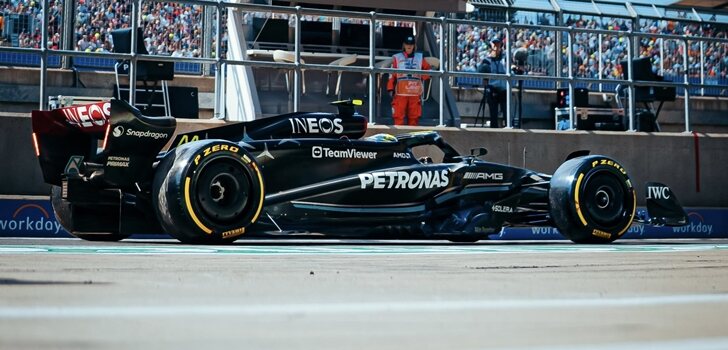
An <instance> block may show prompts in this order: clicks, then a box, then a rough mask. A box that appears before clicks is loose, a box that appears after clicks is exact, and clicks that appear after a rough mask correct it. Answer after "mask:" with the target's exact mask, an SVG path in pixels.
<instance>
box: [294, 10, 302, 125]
mask: <svg viewBox="0 0 728 350" xmlns="http://www.w3.org/2000/svg"><path fill="white" fill-rule="evenodd" d="M295 23H296V24H295V27H294V29H295V41H294V43H293V47H294V53H295V56H296V59H295V64H296V68H295V70H294V71H293V111H294V112H298V108H299V103H300V101H299V99H300V98H301V6H296V22H295Z"/></svg>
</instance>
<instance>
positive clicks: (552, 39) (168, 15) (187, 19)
mask: <svg viewBox="0 0 728 350" xmlns="http://www.w3.org/2000/svg"><path fill="white" fill-rule="evenodd" d="M49 4H50V8H49V22H48V33H49V35H48V42H47V43H46V45H47V47H49V48H51V49H58V48H60V47H61V31H62V28H61V22H62V17H63V0H50V1H49ZM0 6H2V7H0V30H3V29H4V27H5V26H4V25H3V23H6V22H7V21H8V20H9V18H10V17H9V16H16V17H14V20H15V21H20V28H21V29H22V30H21V31H20V32H19V33H18V35H17V36H15V37H13V38H12V39H11V36H10V35H8V34H9V33H6V32H2V33H0V34H1V35H0V38H2V39H0V40H4V42H2V41H0V42H2V44H3V45H14V46H19V47H29V48H40V46H41V30H40V23H41V16H42V15H41V6H40V2H39V1H37V0H7V1H5V2H3V4H2V5H0ZM491 15H492V14H491ZM487 16H488V13H487V12H483V11H475V12H473V13H471V14H469V15H468V19H478V20H485V19H487V18H486V17H487ZM549 16H550V17H549ZM74 17H75V18H74V33H73V35H74V40H73V43H74V48H75V49H76V50H79V51H87V52H110V51H112V50H113V40H112V38H111V36H110V35H109V33H110V32H111V31H113V30H115V29H119V28H127V27H129V26H130V24H131V1H130V0H78V1H77V2H76V3H75V11H74ZM203 17H204V16H203V7H201V6H198V5H189V4H182V3H161V2H152V1H146V2H143V3H142V9H141V17H140V23H141V26H142V28H143V37H144V43H145V46H146V49H147V51H148V52H149V53H150V54H158V55H172V56H179V57H200V56H202V55H203V52H202V50H203V47H202V46H203V32H202V23H203ZM254 17H265V18H282V19H288V20H289V21H292V20H293V19H292V17H293V16H288V15H287V14H270V13H264V12H250V13H246V14H245V15H244V16H243V21H244V22H247V23H248V24H249V23H250V22H252V18H254ZM302 20H304V21H331V18H329V17H323V16H309V15H307V16H305V17H304V18H302ZM490 20H492V18H491V19H490ZM511 20H512V22H515V23H525V24H531V25H544V24H548V25H553V24H554V22H555V20H554V18H553V15H544V14H535V13H534V14H528V13H525V14H524V13H520V14H517V15H516V16H515V17H513V18H512V19H511ZM223 22H224V23H225V22H226V21H223ZM341 23H361V24H366V23H368V19H355V18H344V19H342V20H341ZM243 24H246V23H243ZM383 25H394V26H412V25H413V23H412V22H391V23H389V22H388V23H384V22H382V21H378V22H377V30H378V31H380V30H381V27H382V26H383ZM564 25H566V26H571V27H574V28H584V29H604V30H614V31H627V30H631V29H633V28H632V27H633V23H632V20H631V19H624V18H606V17H598V16H586V15H567V16H566V17H565V18H564ZM634 27H635V28H634V30H635V31H638V32H641V33H655V34H658V33H659V34H676V35H689V36H696V37H713V38H725V37H726V28H720V27H717V26H716V24H715V23H710V22H704V23H695V22H689V21H683V22H680V21H678V20H659V19H641V20H640V22H639V23H638V24H635V26H634ZM213 37H214V38H216V36H215V35H213ZM226 37H227V36H225V38H226ZM493 38H500V39H501V40H511V50H512V51H515V50H517V49H520V48H523V49H526V50H528V52H529V60H528V62H527V65H526V67H524V68H525V71H526V73H527V74H539V75H555V74H561V75H567V74H568V69H569V67H568V65H567V62H568V55H569V54H572V55H573V56H572V58H573V66H572V67H571V69H572V70H573V74H574V75H575V76H576V77H585V78H598V77H602V78H619V77H621V76H622V71H621V65H620V64H619V63H620V62H621V61H623V60H624V59H626V55H627V45H628V40H627V38H626V37H624V36H619V35H616V34H615V35H608V34H603V35H601V52H600V51H599V49H600V42H599V41H600V37H599V36H598V35H597V34H593V33H586V32H578V31H577V32H575V33H574V35H573V41H572V45H573V47H572V52H571V53H569V52H568V48H567V45H566V39H565V38H564V39H563V41H562V43H560V44H559V43H557V42H556V33H555V32H554V31H550V30H541V29H537V28H518V29H516V30H514V31H513V32H512V33H511V35H510V38H506V37H505V35H504V31H503V29H502V28H496V27H486V26H473V25H464V24H461V25H457V43H456V50H457V52H456V57H457V61H456V62H455V67H456V70H460V71H477V68H478V66H479V65H480V64H481V62H482V61H483V59H484V58H485V57H486V56H487V55H488V53H489V47H490V45H489V42H490V40H492V39H493ZM639 44H640V45H639V50H638V52H635V56H640V57H652V60H653V70H654V71H655V72H657V73H663V74H665V75H677V74H681V73H682V72H683V69H685V68H687V69H688V73H689V74H691V75H698V74H700V70H701V69H703V71H704V74H705V76H706V77H708V78H726V75H727V74H728V55H727V53H728V44H724V43H704V44H703V52H704V62H701V60H700V52H701V44H700V42H698V41H691V42H689V46H688V62H687V63H685V62H683V52H684V48H683V45H682V42H681V41H678V40H662V39H659V38H655V37H641V38H640V39H639ZM222 45H223V54H224V52H225V47H226V41H225V40H223V42H222ZM211 47H212V49H213V50H214V43H213V45H211ZM557 54H560V55H561V59H562V62H563V63H562V66H561V67H556V65H555V62H556V60H555V57H556V55H557ZM214 55H215V53H214V52H213V56H214ZM600 57H601V58H600Z"/></svg>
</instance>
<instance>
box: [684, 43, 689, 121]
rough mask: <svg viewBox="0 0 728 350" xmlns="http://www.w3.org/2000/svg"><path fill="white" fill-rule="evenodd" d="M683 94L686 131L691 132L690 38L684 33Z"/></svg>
mask: <svg viewBox="0 0 728 350" xmlns="http://www.w3.org/2000/svg"><path fill="white" fill-rule="evenodd" d="M683 37H684V39H683V84H685V88H684V89H683V96H684V98H685V106H684V107H685V132H690V79H689V77H688V39H687V35H683Z"/></svg>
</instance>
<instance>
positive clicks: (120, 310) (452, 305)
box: [0, 294, 728, 320]
mask: <svg viewBox="0 0 728 350" xmlns="http://www.w3.org/2000/svg"><path fill="white" fill-rule="evenodd" d="M711 303H728V294H686V295H669V296H644V297H627V298H591V299H584V298H577V299H502V300H497V299H495V300H461V301H457V300H452V301H385V302H355V303H309V304H270V305H157V306H70V307H64V306H61V307H51V306H48V307H35V306H28V307H0V320H8V319H38V318H91V317H100V318H108V317H178V316H223V315H234V316H276V315H283V316H290V315H297V314H311V315H316V314H345V313H382V312H447V311H472V310H494V309H507V310H513V309H552V308H557V309H563V308H585V307H600V308H620V307H635V306H639V307H645V306H665V305H690V304H711Z"/></svg>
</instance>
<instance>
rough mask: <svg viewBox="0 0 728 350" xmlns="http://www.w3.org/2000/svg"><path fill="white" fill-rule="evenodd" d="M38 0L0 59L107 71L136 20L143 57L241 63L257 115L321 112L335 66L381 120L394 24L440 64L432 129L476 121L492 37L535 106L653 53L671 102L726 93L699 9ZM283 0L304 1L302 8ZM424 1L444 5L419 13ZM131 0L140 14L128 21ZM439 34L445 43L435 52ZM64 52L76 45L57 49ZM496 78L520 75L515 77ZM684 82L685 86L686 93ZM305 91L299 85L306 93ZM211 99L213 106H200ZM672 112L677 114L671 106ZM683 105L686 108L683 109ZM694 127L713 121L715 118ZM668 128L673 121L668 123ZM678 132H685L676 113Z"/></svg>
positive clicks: (13, 2) (721, 55) (21, 12)
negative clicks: (510, 57)
mask: <svg viewBox="0 0 728 350" xmlns="http://www.w3.org/2000/svg"><path fill="white" fill-rule="evenodd" d="M46 2H47V10H48V11H47V14H46V15H47V16H48V21H47V23H48V25H47V26H46V28H42V25H41V23H42V22H41V19H42V18H43V15H44V14H43V11H42V9H43V1H33V0H7V1H4V2H3V5H2V9H1V10H0V14H1V16H2V17H0V18H2V20H1V22H0V24H1V25H0V30H2V33H1V35H0V38H1V39H0V40H2V42H0V64H2V65H9V66H26V67H40V66H41V65H43V64H45V65H46V68H61V69H70V70H73V71H75V72H104V71H106V72H111V71H112V70H113V67H114V64H115V63H116V61H117V59H118V57H116V56H113V55H112V54H111V53H112V52H113V51H114V43H113V38H111V36H110V35H109V33H110V32H111V31H113V30H115V29H119V28H127V27H130V26H132V25H133V23H137V24H138V26H139V27H141V28H142V36H143V41H144V45H145V47H146V50H147V52H149V54H150V55H151V56H160V57H169V58H170V59H171V58H175V61H176V62H175V71H176V73H177V74H183V75H193V76H202V77H203V78H205V79H216V78H224V77H225V76H223V77H219V76H218V74H217V72H218V71H219V70H220V69H223V67H226V68H224V69H225V70H226V71H229V70H231V69H232V68H231V67H234V66H235V65H236V64H226V62H227V61H226V60H227V59H229V60H231V62H238V63H237V64H243V65H244V66H245V67H248V68H246V69H248V70H250V73H249V74H250V75H249V76H250V78H251V79H248V80H251V81H252V86H253V90H254V93H255V94H254V95H256V97H255V99H256V101H252V102H253V103H254V104H256V105H260V109H259V110H257V111H256V112H255V113H256V114H257V115H258V116H261V115H267V114H273V113H280V112H287V111H291V110H298V109H300V108H302V107H305V109H309V110H310V109H315V108H317V107H318V106H320V105H322V104H323V103H324V102H325V101H326V100H329V99H331V96H326V94H325V93H323V92H324V91H332V89H330V88H328V87H329V81H328V80H329V78H330V76H331V74H327V71H329V70H337V71H340V72H341V73H340V75H338V76H340V77H341V79H343V81H344V83H343V84H338V85H340V86H343V88H341V89H339V90H337V89H334V90H335V91H334V92H336V94H337V97H338V96H340V97H349V96H359V97H362V95H363V97H365V98H367V99H368V100H369V103H368V104H367V106H366V107H367V108H366V109H365V112H366V113H368V114H370V115H371V116H372V120H376V121H377V122H379V123H387V120H388V119H387V115H388V113H389V112H388V109H389V108H386V105H387V103H388V100H387V98H386V96H381V95H382V94H381V91H379V90H377V89H379V88H380V86H381V80H382V78H384V79H386V74H383V73H389V72H391V71H392V70H387V68H386V67H385V66H377V63H384V62H385V61H386V59H387V57H388V56H391V54H392V53H393V52H395V51H396V50H397V46H398V43H397V39H396V38H397V37H400V36H402V35H403V33H415V34H417V36H418V38H419V40H420V41H419V43H418V44H419V47H418V49H419V50H421V51H424V52H425V53H426V54H427V55H428V56H434V57H439V58H440V59H442V60H443V65H442V70H441V72H438V73H435V74H434V77H435V79H433V83H432V87H431V89H432V92H431V94H430V96H431V100H429V101H428V102H427V103H429V104H430V105H429V108H428V105H427V104H426V108H425V111H426V113H427V114H428V115H426V116H425V117H424V118H423V120H429V122H428V123H430V124H431V125H459V124H460V122H459V120H460V117H461V116H463V117H464V119H467V118H468V117H472V116H473V114H474V113H473V111H472V109H473V107H472V105H473V100H475V102H477V92H475V95H473V92H472V91H469V90H475V91H477V88H479V87H480V85H481V84H482V77H481V76H478V75H477V73H475V72H477V67H478V66H479V65H480V64H481V63H482V60H483V58H484V57H485V55H487V48H488V45H487V43H488V42H489V41H490V40H491V39H492V38H495V37H499V38H501V39H503V40H504V41H506V42H507V43H508V45H509V48H510V50H511V52H515V51H516V50H518V49H525V50H527V51H528V53H529V55H528V60H527V62H526V65H525V67H524V69H525V75H524V76H521V77H518V78H519V79H523V80H524V87H525V89H526V90H527V92H526V99H525V100H526V101H531V103H533V104H535V106H543V105H544V102H543V101H548V98H546V97H538V96H540V95H539V94H540V92H543V93H546V94H545V95H544V96H546V95H547V94H548V92H550V91H553V90H554V89H555V88H556V87H557V86H567V85H569V86H572V87H588V88H590V89H591V90H592V91H594V92H596V91H598V92H605V93H612V92H613V91H614V87H615V86H616V84H617V83H619V82H622V83H624V79H627V77H624V75H623V72H622V68H621V66H620V65H619V63H620V62H622V61H624V60H626V59H627V58H628V56H629V55H631V56H633V57H651V58H652V65H653V71H654V72H655V73H657V74H660V75H663V76H664V77H665V79H666V81H672V82H676V83H677V84H678V89H677V94H678V96H680V97H683V98H687V99H689V98H691V97H695V96H714V97H723V96H726V95H727V94H728V88H727V87H728V80H727V79H728V78H727V77H726V75H727V74H728V55H727V54H726V53H727V51H728V39H726V26H727V25H728V16H726V14H725V13H724V12H722V11H720V10H714V9H705V8H701V7H697V8H693V7H680V6H656V5H652V4H642V3H617V2H606V1H578V0H553V1H536V0H503V1H499V0H497V1H485V0H471V1H470V2H468V5H470V6H471V9H472V10H471V11H465V6H462V5H464V4H465V2H464V1H457V2H447V1H442V2H437V1H430V3H428V2H423V3H422V4H421V5H417V6H421V8H413V9H411V10H405V11H403V10H395V9H388V8H387V7H388V6H391V5H387V4H386V2H385V1H374V2H371V4H368V7H361V5H360V4H357V6H350V5H349V3H348V2H344V3H345V4H346V5H341V4H336V3H337V2H335V1H310V2H307V3H298V2H294V3H292V2H287V1H272V2H266V1H253V2H252V3H251V4H241V5H233V4H230V3H223V4H224V5H225V6H226V7H225V8H224V9H222V10H221V11H220V12H219V13H220V15H221V16H220V17H221V18H220V20H218V18H217V17H218V7H217V3H216V2H209V3H206V2H205V1H196V2H195V3H194V4H188V3H184V2H161V1H151V0H144V1H139V2H134V1H130V0H98V1H96V0H94V1H86V0H79V1H78V2H65V3H64V1H62V0H47V1H46ZM431 3H436V5H433V4H431ZM352 4H353V2H352ZM686 4H687V5H690V6H696V4H694V3H693V4H691V3H686ZM64 5H66V6H64ZM291 5H300V6H302V7H303V10H302V12H300V15H299V16H297V15H296V14H297V12H296V11H298V10H296V9H295V8H293V7H291ZM428 6H429V9H430V10H432V9H434V10H436V11H440V12H432V11H425V9H427V8H426V7H428ZM438 6H439V7H438ZM137 7H138V16H133V10H134V8H137ZM415 7H416V6H415ZM233 9H237V10H233ZM372 10H375V11H377V17H376V18H375V19H374V25H373V30H374V32H373V36H372V37H370V33H369V30H370V26H371V22H372V18H371V17H370V15H369V11H372ZM230 11H239V14H240V16H237V17H235V18H237V22H230V19H231V18H232V17H231V16H230V14H231V13H233V12H230ZM236 13H237V12H236ZM438 16H443V17H438ZM64 19H71V20H64ZM134 21H136V22H134ZM230 23H235V25H236V26H239V28H240V30H241V33H239V34H241V35H237V34H236V36H235V37H236V38H237V40H238V41H242V42H244V48H243V49H242V51H241V52H238V53H236V54H235V55H234V56H229V55H228V50H229V47H230V44H231V43H229V40H230V39H229V38H230V35H231V33H230V32H229V30H228V28H230ZM443 24H444V26H443V27H442V28H441V26H442V25H443ZM297 26H298V28H300V29H301V31H300V33H298V32H297V30H296V29H297ZM218 27H219V28H221V30H218ZM44 30H46V31H47V34H44ZM440 30H442V32H443V36H441V35H440ZM44 37H45V38H47V39H46V40H45V41H46V43H45V45H46V46H45V47H47V48H48V49H50V50H51V52H54V51H55V52H59V53H63V54H64V55H53V54H50V55H48V56H47V58H46V59H45V62H44V63H43V62H42V61H43V59H42V57H43V56H42V55H40V54H39V51H34V50H33V49H39V48H40V47H41V45H43V44H42V41H43V40H44V39H43V38H44ZM370 38H373V40H374V42H373V43H372V42H371V40H370ZM441 39H445V40H444V43H443V45H442V48H441V47H440V41H441ZM297 42H300V45H301V46H300V57H301V58H302V61H301V63H302V65H298V66H296V64H295V63H292V62H273V52H274V51H275V50H283V51H288V52H291V53H293V52H295V51H296V47H297V45H296V44H297ZM235 45H236V47H237V45H239V42H236V44H235ZM370 46H373V47H371V48H370ZM1 47H4V48H21V49H28V50H17V49H16V50H10V49H9V50H3V49H2V48H1ZM372 48H373V49H374V51H373V56H372V57H371V58H370V57H369V52H370V49H372ZM218 50H219V52H220V57H219V58H220V59H218V57H217V56H218V55H217V53H218ZM441 50H442V53H441V52H440V51H441ZM67 51H73V52H75V53H74V54H73V55H72V56H66V52H67ZM630 51H631V52H630ZM84 53H88V54H84ZM104 54H108V58H106V57H105V55H104ZM351 55H357V56H356V58H355V60H354V61H353V63H352V64H350V65H346V66H343V65H339V66H335V67H333V68H332V67H331V65H330V64H331V63H332V62H335V61H337V60H340V59H342V58H345V57H347V56H351ZM441 55H444V56H445V57H440V56H441ZM112 56H113V57H112ZM294 56H295V55H294ZM142 59H151V58H142ZM177 59H179V60H177ZM294 60H295V57H294ZM276 63H277V64H276ZM223 64H224V65H223ZM250 67H252V68H250ZM281 69H284V70H290V71H291V72H293V74H292V76H291V78H292V79H294V80H295V82H294V81H291V82H290V83H289V84H288V85H287V84H285V81H286V80H285V79H281V75H280V73H281ZM323 69H326V70H327V71H322V70H323ZM287 75H288V73H286V74H285V75H284V76H287ZM572 77H573V79H572ZM500 78H504V79H508V80H509V81H515V80H516V77H514V76H512V75H510V74H509V76H506V77H500ZM238 79H239V78H238ZM686 79H687V83H689V84H690V86H691V88H690V89H688V92H687V93H686V91H685V86H686V85H685V80H686ZM296 82H297V83H296ZM377 82H379V86H376V85H377V84H376V83H377ZM627 84H631V83H629V82H627ZM214 85H215V87H217V88H218V89H220V88H221V87H222V84H220V83H215V84H214ZM448 86H450V87H452V89H448V88H446V87H448ZM513 86H515V85H513ZM74 87H75V86H74ZM441 87H442V88H441ZM228 89H229V88H228ZM303 89H307V91H308V92H307V93H306V94H305V95H304V94H303V91H302V90H303ZM362 91H366V93H364V94H362ZM459 91H465V92H462V93H461V92H459ZM205 93H207V94H208V95H207V96H208V97H207V101H208V102H207V103H202V104H201V105H203V106H207V108H210V109H213V108H214V109H215V112H214V114H215V115H216V116H219V117H222V118H226V117H227V118H228V119H234V118H230V116H229V115H225V113H224V108H225V107H224V106H223V103H221V102H220V101H221V100H223V98H222V95H224V91H217V89H213V90H212V91H205ZM260 94H265V95H266V97H267V99H268V101H260V99H258V98H257V96H259V95H260ZM210 95H214V96H215V97H214V98H210ZM251 96H253V95H251ZM370 96H371V97H372V98H371V99H370V98H369V97H370ZM534 96H535V97H534ZM227 97H228V98H229V97H230V95H229V94H228V95H227ZM250 98H253V97H250ZM213 99H214V102H209V101H211V100H213ZM546 105H548V103H546ZM686 105H687V102H686ZM281 106H283V107H281ZM382 106H385V108H383V107H382ZM670 108H671V107H668V110H670ZM715 109H716V110H720V108H715ZM672 110H674V111H677V112H681V111H680V107H679V106H675V107H672ZM686 112H687V113H689V108H686ZM549 113H550V112H549V111H548V110H546V111H537V110H536V109H535V108H533V107H529V106H526V114H527V115H526V118H535V119H543V120H546V119H549ZM203 115H206V114H203ZM254 117H255V116H254ZM673 119H676V118H673ZM697 122H698V123H697V124H711V123H712V124H715V123H718V124H720V123H722V121H716V118H709V120H697ZM676 123H682V121H681V120H680V119H679V118H677V121H676ZM693 124H695V123H693ZM697 124H696V125H697ZM527 125H528V124H526V126H527ZM532 125H533V126H536V125H539V124H538V123H533V124H532ZM683 129H684V130H691V129H692V127H691V125H690V123H688V122H685V123H684V125H683Z"/></svg>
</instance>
